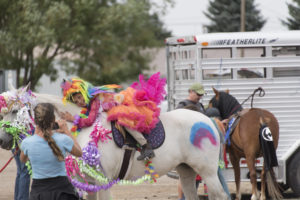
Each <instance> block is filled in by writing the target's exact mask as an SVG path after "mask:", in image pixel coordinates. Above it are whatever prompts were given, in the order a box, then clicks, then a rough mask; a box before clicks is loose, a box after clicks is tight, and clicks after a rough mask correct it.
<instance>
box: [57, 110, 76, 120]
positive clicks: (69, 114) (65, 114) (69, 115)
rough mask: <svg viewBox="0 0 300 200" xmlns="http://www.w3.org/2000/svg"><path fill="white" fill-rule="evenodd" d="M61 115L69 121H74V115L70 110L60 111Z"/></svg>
mask: <svg viewBox="0 0 300 200" xmlns="http://www.w3.org/2000/svg"><path fill="white" fill-rule="evenodd" d="M60 117H61V118H62V119H64V120H66V121H68V122H73V121H74V117H73V116H72V115H71V113H69V112H68V111H66V112H60Z"/></svg>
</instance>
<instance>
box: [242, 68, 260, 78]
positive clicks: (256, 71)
mask: <svg viewBox="0 0 300 200" xmlns="http://www.w3.org/2000/svg"><path fill="white" fill-rule="evenodd" d="M237 74H238V78H241V79H242V78H265V77H266V69H265V68H251V69H249V68H240V69H238V71H237Z"/></svg>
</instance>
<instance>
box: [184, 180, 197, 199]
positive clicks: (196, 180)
mask: <svg viewBox="0 0 300 200" xmlns="http://www.w3.org/2000/svg"><path fill="white" fill-rule="evenodd" d="M200 183H201V181H200V180H196V190H198V187H199V184H200ZM179 200H185V196H184V194H182V198H181V199H179Z"/></svg>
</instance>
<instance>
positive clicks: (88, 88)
mask: <svg viewBox="0 0 300 200" xmlns="http://www.w3.org/2000/svg"><path fill="white" fill-rule="evenodd" d="M60 87H61V88H62V92H63V102H64V104H65V103H66V102H71V103H73V97H72V96H73V94H75V93H81V94H82V96H83V98H84V101H85V103H86V104H87V105H88V104H89V103H90V100H91V99H92V98H93V97H94V96H96V95H97V94H100V93H112V92H109V91H108V90H110V89H115V88H121V86H119V85H116V84H111V85H103V86H100V87H94V86H93V85H92V84H91V83H89V82H87V81H85V80H83V79H80V78H71V79H67V80H65V79H64V81H63V82H62V83H61V85H60Z"/></svg>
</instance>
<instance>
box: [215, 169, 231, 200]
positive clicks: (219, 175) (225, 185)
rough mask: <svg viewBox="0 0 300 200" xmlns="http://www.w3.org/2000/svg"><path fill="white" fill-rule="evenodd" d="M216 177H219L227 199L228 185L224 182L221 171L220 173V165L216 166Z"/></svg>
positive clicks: (229, 196) (228, 194)
mask: <svg viewBox="0 0 300 200" xmlns="http://www.w3.org/2000/svg"><path fill="white" fill-rule="evenodd" d="M218 178H219V180H220V182H221V185H222V187H223V190H224V191H225V193H226V195H227V199H231V195H230V192H229V189H228V186H227V184H226V181H225V178H224V176H223V173H222V169H221V168H220V167H218Z"/></svg>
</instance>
